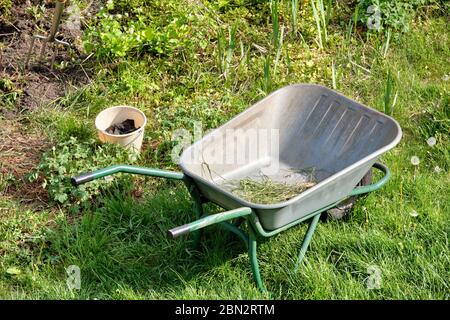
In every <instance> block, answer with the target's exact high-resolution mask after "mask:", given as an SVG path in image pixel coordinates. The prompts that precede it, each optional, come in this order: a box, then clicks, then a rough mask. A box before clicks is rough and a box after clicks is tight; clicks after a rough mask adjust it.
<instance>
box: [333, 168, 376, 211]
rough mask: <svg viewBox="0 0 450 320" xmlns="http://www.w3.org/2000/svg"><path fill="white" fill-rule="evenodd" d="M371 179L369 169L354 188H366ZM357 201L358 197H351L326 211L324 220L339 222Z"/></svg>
mask: <svg viewBox="0 0 450 320" xmlns="http://www.w3.org/2000/svg"><path fill="white" fill-rule="evenodd" d="M372 178H373V177H372V169H370V170H369V171H368V172H367V173H366V174H365V175H364V177H363V178H362V179H361V181H360V182H359V183H358V184H357V185H356V186H367V185H369V184H371V183H372ZM357 199H358V196H353V197H350V198H348V199H346V200H344V201H342V202H341V203H339V204H338V205H337V206H336V207H334V208H332V209H329V210H327V214H326V215H324V216H325V217H326V219H332V220H339V219H343V218H345V217H347V216H349V214H350V213H351V211H352V209H353V207H354V206H355V202H356V200H357Z"/></svg>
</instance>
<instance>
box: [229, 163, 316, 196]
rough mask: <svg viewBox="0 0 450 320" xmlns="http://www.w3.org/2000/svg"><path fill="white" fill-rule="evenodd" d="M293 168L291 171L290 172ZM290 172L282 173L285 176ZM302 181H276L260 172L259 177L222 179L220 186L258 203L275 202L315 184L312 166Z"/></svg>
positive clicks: (295, 194)
mask: <svg viewBox="0 0 450 320" xmlns="http://www.w3.org/2000/svg"><path fill="white" fill-rule="evenodd" d="M294 171H295V170H293V171H292V173H293V174H294V173H296V172H294ZM288 175H290V173H288V174H286V175H284V176H285V177H286V176H288ZM301 180H303V181H291V182H286V181H283V180H281V181H277V180H274V179H272V178H271V177H269V176H267V175H264V174H262V173H261V174H260V175H259V177H256V178H255V177H246V178H244V179H241V180H231V181H224V182H223V183H222V187H223V188H224V189H226V190H229V191H230V192H231V193H233V194H235V195H236V196H238V197H239V198H242V199H244V200H246V201H248V202H252V203H258V204H275V203H280V202H284V201H287V200H290V199H292V198H294V197H295V196H297V195H299V194H300V193H302V192H304V191H306V190H307V189H309V188H311V187H313V186H314V185H316V184H317V179H316V178H315V176H314V168H313V169H312V170H310V172H309V173H308V174H307V175H305V178H304V179H301Z"/></svg>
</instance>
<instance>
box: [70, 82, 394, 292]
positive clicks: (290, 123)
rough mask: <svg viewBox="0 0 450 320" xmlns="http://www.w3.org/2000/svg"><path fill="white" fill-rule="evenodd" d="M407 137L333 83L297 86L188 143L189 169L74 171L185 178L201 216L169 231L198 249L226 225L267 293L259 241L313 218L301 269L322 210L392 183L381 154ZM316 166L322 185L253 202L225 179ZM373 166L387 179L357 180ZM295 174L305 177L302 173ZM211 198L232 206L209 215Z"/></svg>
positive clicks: (185, 165) (78, 180)
mask: <svg viewBox="0 0 450 320" xmlns="http://www.w3.org/2000/svg"><path fill="white" fill-rule="evenodd" d="M255 132H256V136H257V137H258V132H259V133H260V134H259V137H258V139H257V141H256V142H255V140H254V137H255ZM268 132H274V133H275V134H273V135H270V134H268ZM262 133H264V134H262ZM230 134H231V136H232V139H229V136H230ZM401 135H402V133H401V128H400V126H399V125H398V123H397V122H396V121H395V120H394V119H392V118H390V117H388V116H386V115H385V114H383V113H380V112H378V111H376V110H373V109H370V108H368V107H366V106H364V105H362V104H360V103H358V102H356V101H353V100H351V99H349V98H346V97H345V96H343V95H341V94H340V93H337V92H335V91H333V90H331V89H328V88H326V87H323V86H319V85H312V84H296V85H290V86H286V87H283V88H281V89H279V90H277V91H275V92H273V93H272V94H270V95H269V96H267V97H266V98H264V99H262V100H261V101H259V102H257V103H256V104H255V105H253V106H252V107H250V108H248V109H247V110H246V111H244V112H243V113H241V114H239V115H237V116H236V117H235V118H233V119H232V120H230V121H229V122H227V123H226V124H224V125H223V126H221V127H219V128H217V129H216V130H214V131H212V132H211V133H209V134H207V135H205V136H204V137H203V138H202V139H200V140H199V141H197V142H195V143H194V144H192V145H191V146H189V147H188V148H187V149H185V150H184V151H183V153H182V155H181V157H180V161H179V166H180V168H181V171H182V172H173V171H167V170H160V169H152V168H143V167H137V166H130V165H115V166H111V167H108V168H105V169H100V170H97V171H94V172H90V173H85V174H82V175H80V176H78V177H74V178H72V183H73V184H74V185H75V186H78V185H80V184H82V183H86V182H88V181H92V180H94V179H99V178H102V177H106V176H109V175H113V174H116V173H119V172H123V173H130V174H138V175H145V176H152V177H161V178H167V179H175V180H182V181H184V183H185V184H186V186H187V188H188V190H189V192H190V194H191V196H192V198H193V200H194V212H195V215H196V220H194V221H192V222H190V223H188V224H185V225H182V226H178V227H176V228H173V229H171V230H169V231H168V235H169V236H170V237H173V238H176V237H178V236H181V235H183V234H187V233H191V232H192V233H194V246H195V247H198V245H199V243H200V239H201V234H200V229H203V228H205V227H207V226H210V225H213V224H219V225H220V226H222V227H223V228H225V229H227V230H229V231H231V232H233V233H234V234H236V235H237V236H238V237H239V238H241V239H242V240H243V241H244V242H245V244H246V245H247V248H248V254H249V259H250V265H251V269H252V273H253V278H254V281H255V282H256V285H257V287H258V288H259V289H260V290H262V291H264V290H265V286H264V283H263V281H262V279H261V275H260V270H259V265H258V259H257V241H258V239H259V238H260V237H271V236H273V235H276V234H278V233H280V232H282V231H284V230H287V229H289V228H291V227H293V226H295V225H297V224H299V223H301V222H304V221H307V220H309V228H308V230H307V232H306V234H305V236H304V240H303V242H302V244H301V246H300V251H299V254H298V259H297V262H296V264H295V268H294V270H297V269H298V268H299V266H300V265H301V262H302V260H303V258H304V256H305V253H306V251H307V248H308V246H309V244H310V242H311V239H312V236H313V234H314V232H315V230H316V227H317V224H318V222H319V218H320V215H321V213H322V212H324V211H326V210H329V209H331V208H333V207H336V206H337V205H338V204H339V203H341V202H342V201H345V200H346V199H348V198H349V197H354V196H357V195H361V194H364V193H368V192H372V191H375V190H377V189H379V188H381V187H382V186H383V185H384V184H386V182H387V181H388V179H389V177H390V172H389V170H388V168H387V167H386V166H385V165H383V164H381V163H378V162H377V160H378V158H379V157H380V156H381V155H382V154H383V153H385V152H387V151H388V150H390V149H391V148H393V147H394V146H395V145H397V144H398V142H399V141H400V139H401ZM261 136H264V137H265V138H263V139H261ZM269 136H271V141H269V142H268V140H270V139H269V138H268V137H269ZM273 137H275V138H273ZM274 142H275V143H274ZM254 145H258V147H259V149H258V150H257V151H258V152H257V153H256V156H255V153H254V152H253V154H252V153H251V152H248V150H249V149H250V147H251V146H254ZM271 146H273V147H271ZM205 155H207V156H208V157H206V158H207V159H205ZM211 155H213V157H211ZM236 158H240V159H238V160H240V161H237V160H236ZM211 159H212V160H211ZM218 160H219V161H218ZM311 167H313V168H314V169H315V170H316V172H317V176H316V178H317V183H316V184H315V185H313V186H312V187H310V188H309V189H307V190H305V191H303V192H300V193H299V194H297V195H296V196H294V197H292V198H290V199H287V200H284V201H281V202H278V203H270V204H262V203H253V202H251V201H249V200H248V199H247V200H246V199H244V198H243V197H240V196H238V195H236V193H234V192H233V191H232V190H230V189H228V188H226V187H225V184H224V183H222V182H223V181H224V180H227V181H228V180H239V179H243V178H245V177H252V176H255V174H256V173H259V172H264V173H265V174H266V175H267V176H269V177H271V178H273V179H279V180H280V179H281V180H283V179H284V177H285V175H283V174H281V172H283V171H284V170H286V169H287V168H288V169H292V168H294V169H295V170H297V171H296V172H302V170H303V169H305V168H311ZM372 168H375V169H378V170H380V171H381V172H382V173H383V176H382V178H380V179H379V180H378V181H377V182H375V183H372V184H370V185H366V186H357V185H358V183H359V182H360V181H361V179H362V178H363V177H364V176H365V175H366V174H367V173H368V172H369V171H370V170H372ZM291 171H292V170H291ZM294 178H298V179H302V176H301V173H299V175H298V176H294ZM207 202H212V203H215V204H217V205H219V206H220V207H222V208H224V209H226V210H228V211H224V212H221V213H217V214H205V213H204V212H203V204H204V203H207ZM243 222H245V223H246V225H247V226H246V227H245V224H243ZM244 230H246V231H244Z"/></svg>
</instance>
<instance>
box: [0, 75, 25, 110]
mask: <svg viewBox="0 0 450 320" xmlns="http://www.w3.org/2000/svg"><path fill="white" fill-rule="evenodd" d="M21 94H22V90H20V89H18V88H17V87H16V86H15V85H14V82H13V81H11V80H10V79H8V78H0V107H7V108H12V107H13V106H14V105H15V104H16V102H17V101H18V100H19V97H20V95H21Z"/></svg>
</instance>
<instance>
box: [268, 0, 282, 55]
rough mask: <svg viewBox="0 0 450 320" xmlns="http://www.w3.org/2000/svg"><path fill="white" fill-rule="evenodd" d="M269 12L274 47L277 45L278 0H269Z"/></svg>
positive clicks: (278, 28)
mask: <svg viewBox="0 0 450 320" xmlns="http://www.w3.org/2000/svg"><path fill="white" fill-rule="evenodd" d="M270 13H271V15H272V41H273V45H274V47H278V45H279V37H280V22H279V20H278V14H279V13H278V0H271V1H270Z"/></svg>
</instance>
